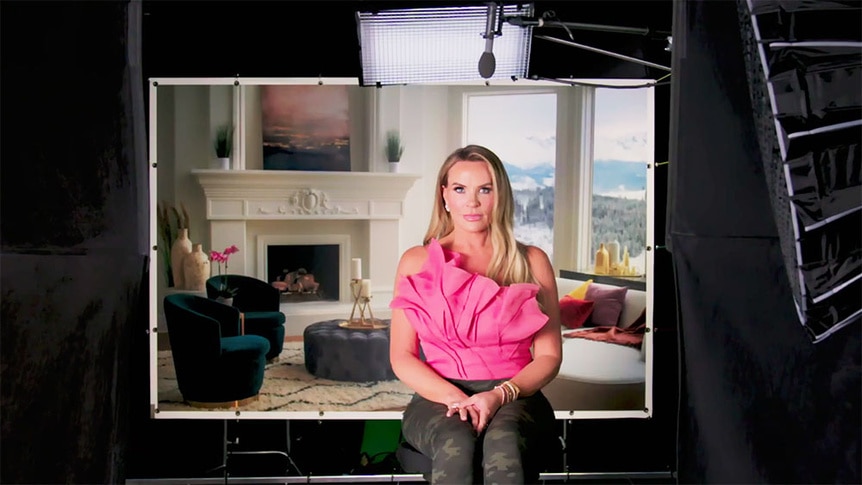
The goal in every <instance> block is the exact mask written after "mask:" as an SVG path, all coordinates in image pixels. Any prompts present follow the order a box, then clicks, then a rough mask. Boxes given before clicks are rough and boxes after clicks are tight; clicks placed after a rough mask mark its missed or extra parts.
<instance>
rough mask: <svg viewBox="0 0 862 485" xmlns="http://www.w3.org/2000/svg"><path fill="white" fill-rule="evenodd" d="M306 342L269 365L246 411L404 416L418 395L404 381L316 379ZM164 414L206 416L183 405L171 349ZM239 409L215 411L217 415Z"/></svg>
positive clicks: (165, 365)
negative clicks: (306, 357) (307, 366)
mask: <svg viewBox="0 0 862 485" xmlns="http://www.w3.org/2000/svg"><path fill="white" fill-rule="evenodd" d="M303 358H304V356H303V350H302V342H285V344H284V350H283V351H282V352H281V354H280V355H279V356H278V358H277V359H275V360H274V361H273V362H271V363H268V364H266V369H265V370H264V378H263V387H261V390H260V395H259V397H258V399H257V401H254V402H251V403H249V404H246V405H244V406H241V407H240V410H242V411H282V412H284V411H319V410H328V411H401V410H403V409H404V408H405V407H406V406H407V403H408V402H410V398H411V397H412V396H413V392H412V391H411V390H410V389H409V388H408V387H407V386H406V385H404V384H402V383H401V381H398V380H392V381H374V382H341V381H332V380H329V379H321V378H318V377H315V376H313V375H311V374H310V373H308V371H306V370H305V363H304V361H303ZM158 359H159V360H158V390H159V409H160V410H162V411H198V412H200V411H206V409H202V408H196V407H192V406H190V405H188V404H186V403H185V402H184V401H183V397H182V394H181V393H180V391H179V388H178V387H177V378H176V373H175V372H174V364H173V359H172V358H171V352H170V351H169V350H161V351H159V357H158ZM231 409H233V408H220V409H214V410H215V411H225V410H231Z"/></svg>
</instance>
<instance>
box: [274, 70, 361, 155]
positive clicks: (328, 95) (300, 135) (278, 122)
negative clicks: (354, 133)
mask: <svg viewBox="0 0 862 485" xmlns="http://www.w3.org/2000/svg"><path fill="white" fill-rule="evenodd" d="M347 88H348V86H345V85H327V86H318V85H265V86H261V87H260V104H261V131H262V135H263V168H264V170H313V171H344V172H349V171H350V113H349V104H348V89H347Z"/></svg>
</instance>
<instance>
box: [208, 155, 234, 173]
mask: <svg viewBox="0 0 862 485" xmlns="http://www.w3.org/2000/svg"><path fill="white" fill-rule="evenodd" d="M210 168H212V169H216V170H230V157H219V158H216V159H213V161H212V163H211V164H210Z"/></svg>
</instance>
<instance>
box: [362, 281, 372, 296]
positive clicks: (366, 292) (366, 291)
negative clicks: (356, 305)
mask: <svg viewBox="0 0 862 485" xmlns="http://www.w3.org/2000/svg"><path fill="white" fill-rule="evenodd" d="M359 296H361V297H363V298H371V280H362V284H361V285H360V286H359Z"/></svg>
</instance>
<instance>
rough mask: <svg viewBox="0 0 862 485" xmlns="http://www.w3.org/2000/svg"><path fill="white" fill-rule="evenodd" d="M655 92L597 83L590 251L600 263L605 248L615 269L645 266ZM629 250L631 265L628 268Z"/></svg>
mask: <svg viewBox="0 0 862 485" xmlns="http://www.w3.org/2000/svg"><path fill="white" fill-rule="evenodd" d="M651 95H652V93H651V92H650V91H649V90H647V89H615V88H596V89H595V96H594V100H595V108H594V117H593V119H594V124H593V163H592V171H593V182H592V201H591V202H592V211H591V212H592V223H591V229H592V230H591V233H592V237H591V241H590V254H591V255H592V256H593V257H592V259H591V261H592V262H593V264H595V254H596V252H597V251H598V250H599V248H600V247H604V248H606V249H607V250H608V251H609V256H610V265H611V268H610V270H611V273H612V274H617V275H625V274H630V275H642V274H644V270H645V268H646V251H645V249H646V231H647V228H646V224H647V221H646V214H647V208H646V186H647V169H646V167H647V163H648V161H650V160H652V157H653V155H652V148H653V147H652V142H651V137H650V133H651V125H652V123H651V121H650V117H649V111H650V109H649V106H650V102H649V98H650V96H651ZM626 253H627V254H628V256H629V258H628V259H629V266H628V267H627V268H623V256H624V254H626ZM614 265H617V268H614V267H613V266H614Z"/></svg>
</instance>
